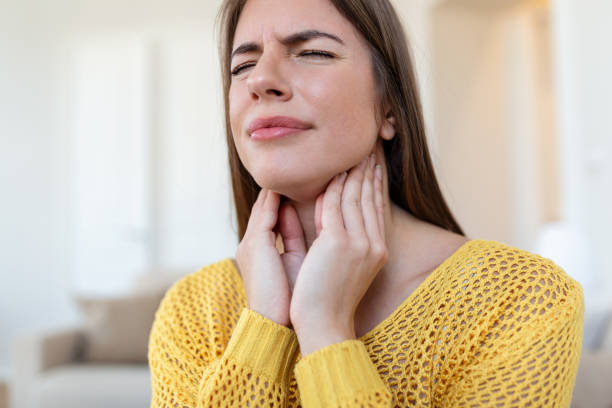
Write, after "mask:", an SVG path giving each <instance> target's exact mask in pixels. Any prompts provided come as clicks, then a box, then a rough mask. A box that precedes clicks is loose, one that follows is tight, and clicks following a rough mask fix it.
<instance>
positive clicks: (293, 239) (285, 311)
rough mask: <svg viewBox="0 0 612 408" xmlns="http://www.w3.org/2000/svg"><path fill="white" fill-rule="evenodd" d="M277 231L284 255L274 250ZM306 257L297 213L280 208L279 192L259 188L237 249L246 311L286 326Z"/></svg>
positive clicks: (289, 209) (290, 208) (286, 208)
mask: <svg viewBox="0 0 612 408" xmlns="http://www.w3.org/2000/svg"><path fill="white" fill-rule="evenodd" d="M279 207H280V211H279ZM279 214H280V217H279ZM277 222H278V226H277ZM276 229H278V230H279V231H280V233H281V236H282V237H283V242H284V246H285V252H284V253H283V254H280V253H279V252H278V249H277V248H276ZM305 256H306V246H305V244H304V235H303V231H302V226H301V223H300V221H299V218H298V216H297V212H296V211H295V209H294V208H293V207H291V206H290V205H288V204H287V205H283V206H280V195H279V194H278V193H276V192H274V191H272V190H269V189H265V188H262V189H261V190H260V192H259V195H258V196H257V200H255V203H254V204H253V208H252V209H251V215H250V217H249V222H248V225H247V229H246V231H245V234H244V237H243V238H242V241H241V242H240V244H239V245H238V248H237V250H236V263H237V266H238V268H239V270H240V275H241V277H242V281H243V283H244V287H245V291H246V296H247V305H248V307H249V309H251V310H254V311H256V312H257V313H259V314H261V315H262V316H264V317H266V318H268V319H270V320H272V321H274V322H276V323H278V324H280V325H283V326H287V327H289V326H290V325H291V320H290V318H289V305H290V304H291V291H292V289H293V284H294V283H295V280H296V278H297V273H298V271H299V269H300V266H301V265H302V261H303V259H304V257H305Z"/></svg>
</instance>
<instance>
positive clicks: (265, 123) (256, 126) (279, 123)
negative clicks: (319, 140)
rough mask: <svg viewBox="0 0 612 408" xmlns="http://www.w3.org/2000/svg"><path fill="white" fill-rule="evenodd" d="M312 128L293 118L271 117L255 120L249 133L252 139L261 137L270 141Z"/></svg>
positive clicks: (248, 130)
mask: <svg viewBox="0 0 612 408" xmlns="http://www.w3.org/2000/svg"><path fill="white" fill-rule="evenodd" d="M310 128H312V126H311V125H310V124H308V123H306V122H304V121H301V120H299V119H297V118H293V117H291V116H270V117H260V118H257V119H255V120H253V121H252V122H251V123H250V124H249V127H248V129H247V133H248V134H249V136H250V137H251V138H254V137H256V136H258V135H259V136H260V138H265V139H269V138H272V137H280V136H283V135H286V134H289V133H295V132H296V131H299V130H304V129H310ZM265 129H270V130H265Z"/></svg>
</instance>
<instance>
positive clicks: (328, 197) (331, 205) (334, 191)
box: [321, 172, 347, 231]
mask: <svg viewBox="0 0 612 408" xmlns="http://www.w3.org/2000/svg"><path fill="white" fill-rule="evenodd" d="M346 178H347V173H346V172H344V173H342V174H339V175H337V176H336V177H334V179H333V180H332V181H331V183H329V185H328V186H327V190H325V195H324V197H323V203H322V210H321V229H329V230H331V231H338V230H344V220H343V218H342V211H341V210H340V199H341V197H342V189H343V185H344V182H345V181H346Z"/></svg>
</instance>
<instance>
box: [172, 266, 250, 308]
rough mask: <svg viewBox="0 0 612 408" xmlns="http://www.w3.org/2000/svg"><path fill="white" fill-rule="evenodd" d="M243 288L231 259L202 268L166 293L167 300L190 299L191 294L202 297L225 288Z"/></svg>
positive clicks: (185, 277)
mask: <svg viewBox="0 0 612 408" xmlns="http://www.w3.org/2000/svg"><path fill="white" fill-rule="evenodd" d="M239 286H241V280H240V276H239V275H238V274H237V271H236V269H235V267H234V264H233V262H232V259H231V258H224V259H221V260H219V261H216V262H214V263H211V264H208V265H206V266H203V267H201V268H200V269H198V270H197V271H195V272H193V273H191V274H189V275H187V276H184V277H182V278H181V279H179V280H178V281H176V282H175V283H174V284H173V285H172V286H171V287H170V288H169V289H168V291H167V292H166V294H165V296H164V297H165V298H166V297H167V298H177V297H178V298H180V299H185V298H186V297H187V298H189V297H190V295H191V294H193V295H197V296H202V295H204V294H211V293H215V292H217V291H219V290H220V289H222V288H224V287H239Z"/></svg>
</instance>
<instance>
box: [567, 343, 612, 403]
mask: <svg viewBox="0 0 612 408" xmlns="http://www.w3.org/2000/svg"><path fill="white" fill-rule="evenodd" d="M610 378H612V353H610V352H609V351H589V350H583V351H582V354H581V356H580V365H579V366H578V373H577V374H576V383H575V386H574V394H573V396H572V405H571V406H572V408H596V407H602V408H603V407H612V387H610Z"/></svg>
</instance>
